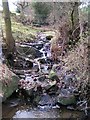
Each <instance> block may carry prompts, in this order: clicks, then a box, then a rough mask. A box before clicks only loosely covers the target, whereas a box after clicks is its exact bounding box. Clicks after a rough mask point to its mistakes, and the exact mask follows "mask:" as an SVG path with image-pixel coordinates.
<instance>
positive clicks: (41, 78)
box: [38, 75, 46, 82]
mask: <svg viewBox="0 0 90 120" xmlns="http://www.w3.org/2000/svg"><path fill="white" fill-rule="evenodd" d="M45 79H46V76H45V75H42V76H40V77H39V78H38V80H39V81H41V82H43V81H45Z"/></svg>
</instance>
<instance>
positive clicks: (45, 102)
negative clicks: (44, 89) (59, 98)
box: [39, 94, 56, 106]
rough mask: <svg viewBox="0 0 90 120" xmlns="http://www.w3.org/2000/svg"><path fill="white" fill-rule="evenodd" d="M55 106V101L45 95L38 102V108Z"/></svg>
mask: <svg viewBox="0 0 90 120" xmlns="http://www.w3.org/2000/svg"><path fill="white" fill-rule="evenodd" d="M55 104H56V99H55V98H52V97H50V96H49V95H47V94H46V95H42V96H41V100H40V102H39V105H40V106H45V105H49V106H53V105H55Z"/></svg>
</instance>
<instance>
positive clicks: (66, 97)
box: [57, 89, 76, 105]
mask: <svg viewBox="0 0 90 120" xmlns="http://www.w3.org/2000/svg"><path fill="white" fill-rule="evenodd" d="M57 101H58V103H60V104H62V105H72V104H76V98H75V96H74V94H73V93H70V92H69V91H68V89H62V90H61V93H60V94H59V96H58V100H57Z"/></svg>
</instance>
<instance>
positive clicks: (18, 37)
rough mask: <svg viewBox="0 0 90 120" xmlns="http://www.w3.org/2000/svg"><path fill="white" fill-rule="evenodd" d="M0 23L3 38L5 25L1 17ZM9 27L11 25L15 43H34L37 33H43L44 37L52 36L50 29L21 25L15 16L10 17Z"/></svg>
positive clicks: (52, 32)
mask: <svg viewBox="0 0 90 120" xmlns="http://www.w3.org/2000/svg"><path fill="white" fill-rule="evenodd" d="M0 23H1V25H2V29H3V34H4V37H5V23H4V19H3V17H2V15H1V17H0ZM11 25H12V34H13V37H14V39H15V41H17V42H23V41H28V42H29V41H35V38H36V35H37V32H40V31H44V33H45V34H46V35H54V31H52V30H50V29H44V27H40V28H39V27H32V26H30V25H23V24H22V23H20V22H17V21H16V19H15V16H12V15H11Z"/></svg>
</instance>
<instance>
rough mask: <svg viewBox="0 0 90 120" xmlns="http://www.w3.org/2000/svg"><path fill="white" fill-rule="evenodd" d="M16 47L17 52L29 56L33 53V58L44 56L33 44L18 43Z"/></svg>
mask: <svg viewBox="0 0 90 120" xmlns="http://www.w3.org/2000/svg"><path fill="white" fill-rule="evenodd" d="M16 49H17V52H18V53H19V54H20V55H23V56H24V57H28V55H32V57H33V58H38V57H41V56H42V53H41V52H40V51H39V50H38V49H36V48H34V47H32V46H28V45H19V44H18V45H16Z"/></svg>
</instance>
